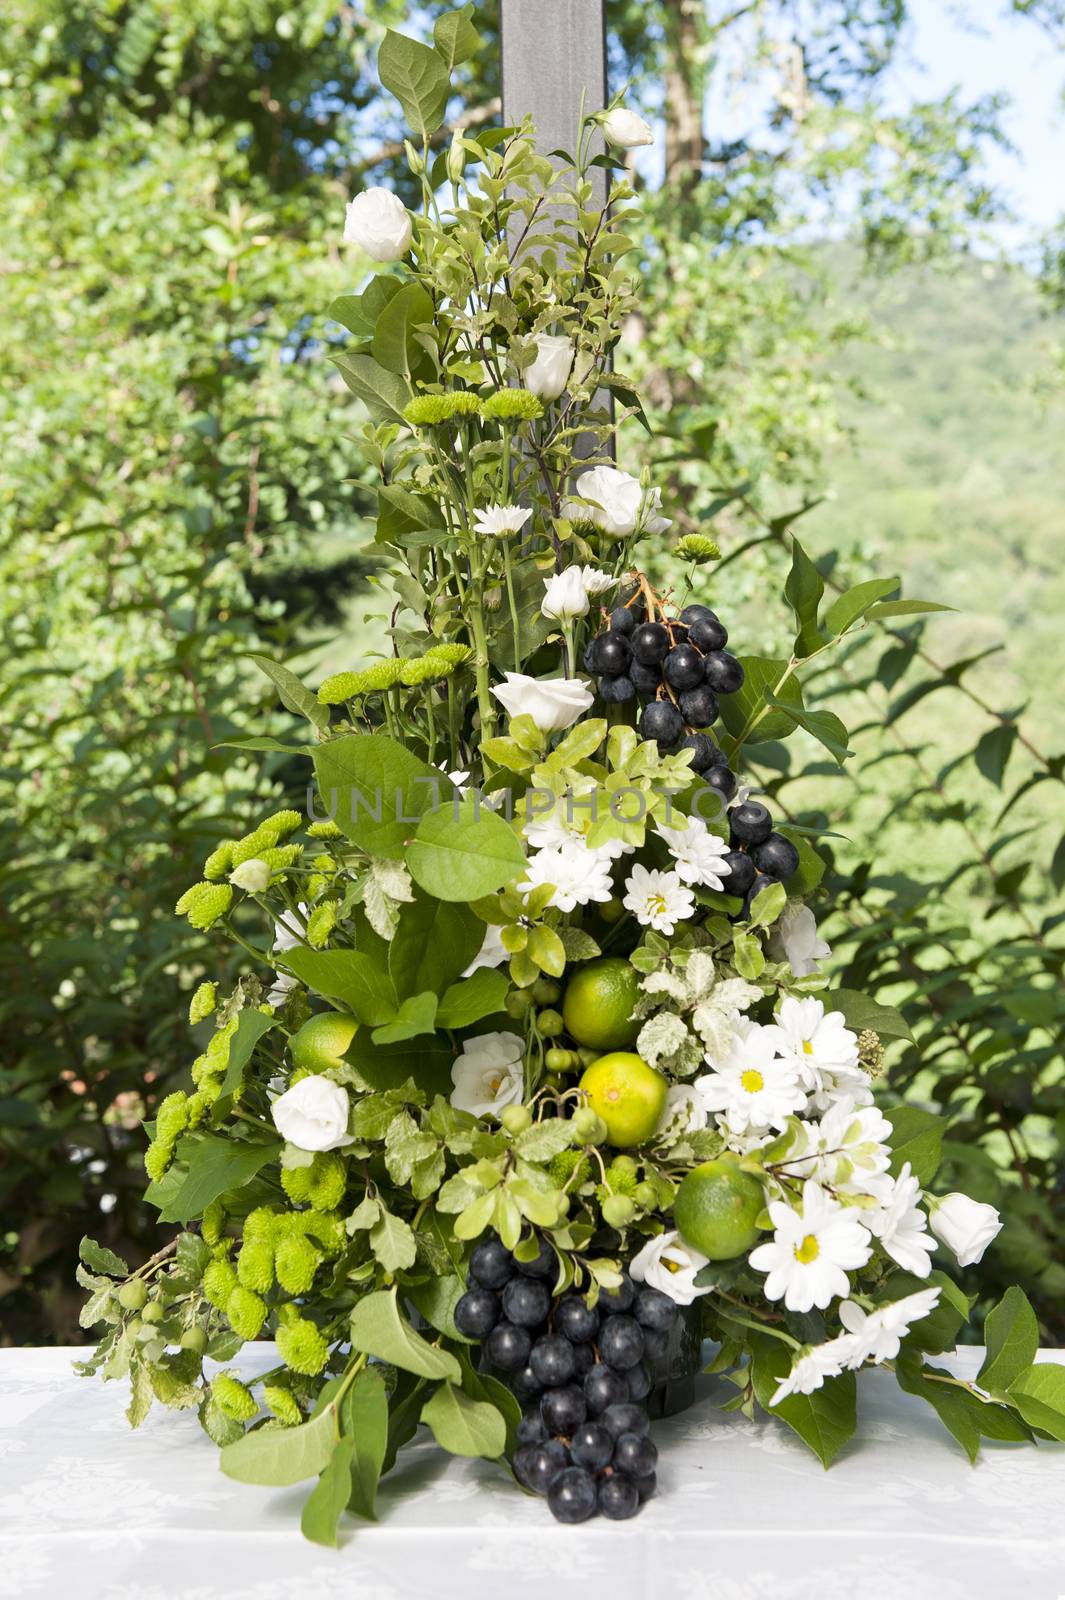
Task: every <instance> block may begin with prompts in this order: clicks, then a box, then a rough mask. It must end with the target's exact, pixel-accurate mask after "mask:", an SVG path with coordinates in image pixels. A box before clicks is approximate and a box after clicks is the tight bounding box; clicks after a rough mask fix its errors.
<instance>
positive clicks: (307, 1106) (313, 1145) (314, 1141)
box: [270, 1073, 352, 1150]
mask: <svg viewBox="0 0 1065 1600" xmlns="http://www.w3.org/2000/svg"><path fill="white" fill-rule="evenodd" d="M270 1115H271V1116H272V1117H273V1119H274V1126H275V1127H276V1129H277V1131H278V1133H279V1134H280V1135H281V1137H282V1138H283V1139H285V1140H287V1142H288V1143H289V1144H294V1145H295V1146H296V1147H297V1148H298V1149H300V1150H337V1149H339V1148H340V1146H341V1145H345V1144H351V1142H352V1140H351V1135H350V1134H349V1133H348V1096H347V1091H346V1090H345V1089H342V1088H341V1087H340V1085H339V1084H338V1083H334V1082H333V1080H332V1078H325V1077H322V1076H321V1075H320V1074H317V1073H316V1074H314V1075H313V1076H311V1077H309V1078H301V1079H300V1081H299V1083H295V1084H293V1086H292V1088H291V1089H288V1090H286V1091H285V1093H284V1094H283V1095H281V1096H280V1098H279V1099H277V1100H275V1101H274V1103H273V1105H272V1106H271V1107H270Z"/></svg>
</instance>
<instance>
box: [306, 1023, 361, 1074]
mask: <svg viewBox="0 0 1065 1600" xmlns="http://www.w3.org/2000/svg"><path fill="white" fill-rule="evenodd" d="M358 1026H359V1025H358V1023H357V1022H356V1021H355V1018H354V1017H349V1016H347V1015H346V1013H344V1012H343V1011H321V1012H319V1013H318V1015H317V1016H315V1017H311V1018H309V1020H308V1021H307V1022H305V1023H304V1024H303V1027H302V1028H301V1029H300V1030H299V1032H298V1033H294V1034H293V1035H292V1041H291V1044H290V1046H289V1048H290V1049H291V1051H292V1061H293V1065H294V1066H297V1067H302V1068H303V1070H304V1071H305V1072H325V1071H326V1070H327V1068H329V1067H338V1066H339V1065H340V1063H341V1061H342V1059H343V1056H344V1051H345V1050H346V1049H347V1048H348V1046H349V1045H350V1043H351V1041H352V1039H354V1037H355V1033H356V1031H357V1029H358Z"/></svg>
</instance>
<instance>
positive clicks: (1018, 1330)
mask: <svg viewBox="0 0 1065 1600" xmlns="http://www.w3.org/2000/svg"><path fill="white" fill-rule="evenodd" d="M984 1344H985V1346H986V1347H987V1354H986V1355H985V1357H984V1364H983V1366H982V1367H981V1368H980V1371H979V1373H978V1375H977V1380H976V1381H977V1382H978V1383H979V1385H980V1387H981V1388H982V1389H1008V1388H1009V1386H1010V1384H1011V1383H1013V1382H1015V1381H1016V1380H1017V1379H1019V1378H1020V1377H1021V1374H1022V1373H1024V1372H1026V1371H1027V1369H1028V1368H1029V1367H1030V1366H1031V1365H1032V1362H1033V1361H1034V1360H1035V1357H1036V1351H1037V1350H1038V1349H1039V1323H1038V1322H1037V1320H1036V1315H1035V1312H1034V1311H1033V1310H1032V1308H1031V1306H1030V1305H1029V1304H1028V1298H1027V1296H1026V1295H1025V1293H1024V1291H1023V1289H1018V1287H1017V1285H1016V1284H1011V1285H1010V1287H1009V1288H1008V1289H1007V1290H1006V1293H1005V1294H1004V1295H1003V1296H1002V1299H1001V1300H1000V1301H999V1303H998V1305H997V1306H995V1307H994V1308H993V1309H992V1310H991V1311H989V1312H988V1314H987V1319H986V1321H985V1322H984Z"/></svg>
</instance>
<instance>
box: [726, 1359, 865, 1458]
mask: <svg viewBox="0 0 1065 1600" xmlns="http://www.w3.org/2000/svg"><path fill="white" fill-rule="evenodd" d="M791 1362H792V1358H791V1351H790V1350H789V1349H788V1347H787V1346H785V1345H783V1344H782V1343H781V1342H780V1340H779V1339H772V1338H769V1337H768V1336H767V1335H765V1334H760V1333H759V1334H753V1335H752V1336H751V1378H752V1381H753V1383H754V1393H755V1398H756V1399H757V1401H758V1404H759V1405H760V1406H761V1407H762V1409H763V1410H764V1411H768V1412H769V1415H770V1416H772V1417H779V1418H780V1419H781V1421H782V1422H786V1423H787V1425H788V1427H789V1428H792V1429H793V1430H794V1431H795V1432H796V1433H797V1434H798V1435H799V1438H800V1439H802V1441H803V1442H804V1443H805V1444H808V1445H809V1447H810V1449H811V1450H812V1451H813V1452H814V1454H815V1455H816V1456H818V1457H819V1459H820V1461H821V1464H822V1466H825V1467H830V1466H831V1465H832V1463H833V1461H834V1460H835V1459H836V1457H837V1456H838V1455H839V1453H840V1451H841V1450H842V1449H843V1446H844V1445H845V1444H846V1443H847V1441H848V1440H849V1439H850V1438H851V1437H852V1435H853V1433H854V1429H855V1426H856V1424H857V1402H856V1395H857V1385H856V1384H855V1381H854V1373H853V1372H845V1373H844V1374H843V1375H842V1376H841V1377H839V1378H829V1379H827V1380H826V1382H825V1383H824V1385H823V1386H822V1387H821V1388H820V1389H815V1390H814V1392H813V1394H792V1395H789V1396H788V1397H787V1399H786V1400H782V1401H781V1402H780V1404H779V1405H778V1406H770V1401H771V1400H772V1398H773V1394H774V1391H775V1390H776V1387H777V1385H778V1384H779V1382H780V1380H781V1378H784V1377H786V1376H787V1374H788V1372H790V1370H791Z"/></svg>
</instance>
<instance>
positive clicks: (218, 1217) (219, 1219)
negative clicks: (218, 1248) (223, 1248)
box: [200, 1200, 226, 1244]
mask: <svg viewBox="0 0 1065 1600" xmlns="http://www.w3.org/2000/svg"><path fill="white" fill-rule="evenodd" d="M225 1225H226V1210H225V1206H223V1204H222V1202H221V1200H212V1201H211V1203H210V1205H209V1206H207V1207H206V1209H205V1210H204V1213H203V1221H202V1222H201V1223H200V1232H201V1233H202V1234H203V1237H204V1241H205V1242H206V1243H207V1244H217V1243H218V1241H219V1240H220V1239H221V1237H222V1230H223V1229H224V1228H225Z"/></svg>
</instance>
